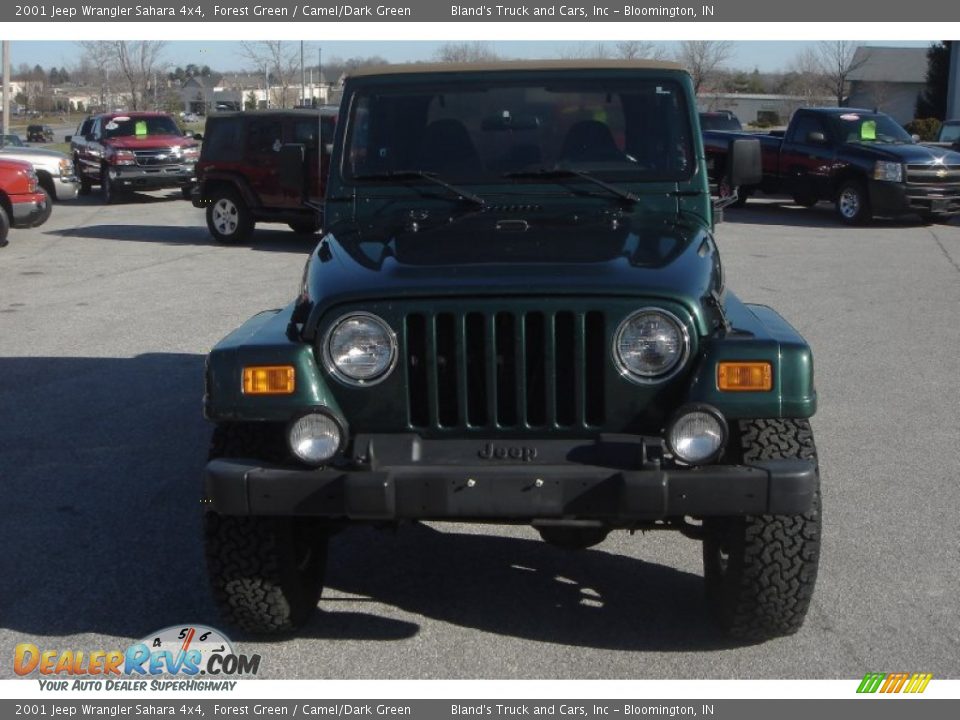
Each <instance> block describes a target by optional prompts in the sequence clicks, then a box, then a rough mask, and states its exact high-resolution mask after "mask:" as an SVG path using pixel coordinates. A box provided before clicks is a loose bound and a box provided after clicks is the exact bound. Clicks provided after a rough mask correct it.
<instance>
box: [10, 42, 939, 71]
mask: <svg viewBox="0 0 960 720" xmlns="http://www.w3.org/2000/svg"><path fill="white" fill-rule="evenodd" d="M613 42H615V41H613V40H611V41H609V43H613ZM931 42H932V41H930V42H927V41H878V40H875V41H865V42H864V43H863V44H865V45H883V46H888V47H890V46H895V47H926V46H928V45H930V44H931ZM442 44H443V43H442V42H432V41H394V42H390V41H384V40H377V41H344V42H324V43H322V44H321V43H315V42H308V43H305V49H304V55H305V56H306V62H307V63H308V64H316V58H317V54H318V49H322V52H323V57H326V58H332V57H340V58H350V57H358V56H360V57H367V56H370V55H379V56H381V57H384V58H386V59H387V60H388V61H389V62H412V61H417V60H430V59H431V58H432V57H433V55H434V53H435V52H436V50H437V49H438V48H439V47H440V46H441V45H442ZM485 44H486V45H488V46H489V47H491V48H492V49H493V50H495V51H496V52H497V53H498V54H500V55H502V56H504V57H509V58H544V57H562V56H563V55H564V54H567V55H569V54H570V51H571V49H576V48H577V47H579V46H581V45H583V46H586V45H593V44H594V43H582V44H578V43H576V42H567V41H557V40H548V41H542V42H520V41H509V42H488V43H485ZM815 44H816V43H814V42H799V41H796V42H790V41H777V42H765V41H752V40H751V41H747V40H744V41H735V42H734V54H733V57H732V58H731V59H730V60H729V61H728V62H727V63H726V66H727V67H728V68H730V69H733V70H744V71H747V72H751V71H753V69H754V68H757V69H759V70H760V72H778V71H782V70H786V69H787V68H788V66H789V65H790V62H791V61H792V60H793V58H795V57H796V56H797V55H798V54H799V53H800V52H801V51H802V50H803V49H804V48H805V47H807V46H810V45H815ZM661 45H662V46H663V47H664V48H665V49H666V50H667V52H668V53H670V54H672V53H673V52H674V51H675V50H676V48H677V47H678V45H679V43H677V42H664V43H661ZM81 53H82V50H81V48H80V46H79V44H78V43H76V42H70V41H60V40H54V41H19V42H18V41H13V42H11V43H10V62H11V65H12V66H13V68H16V67H17V66H18V65H20V64H21V63H26V64H27V65H29V66H31V67H33V66H34V65H40V66H42V67H43V68H45V69H49V68H51V67H63V66H67V67H68V68H69V67H70V66H71V65H73V64H74V63H75V62H76V61H77V60H78V59H79V57H80V54H81ZM164 57H165V59H166V61H167V62H168V63H170V64H171V66H174V67H175V66H177V65H180V66H184V65H187V64H190V63H193V64H194V65H201V66H202V65H209V66H210V67H211V68H213V69H214V70H218V71H230V70H244V69H248V68H249V67H250V64H251V63H250V62H249V61H248V60H246V59H245V58H244V55H243V53H242V50H241V47H240V43H238V42H206V41H175V42H168V43H167V47H166V48H165V49H164Z"/></svg>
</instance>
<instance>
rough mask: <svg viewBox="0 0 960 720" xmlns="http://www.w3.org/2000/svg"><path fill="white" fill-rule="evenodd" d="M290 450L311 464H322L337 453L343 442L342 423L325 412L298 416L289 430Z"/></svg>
mask: <svg viewBox="0 0 960 720" xmlns="http://www.w3.org/2000/svg"><path fill="white" fill-rule="evenodd" d="M287 442H288V443H289V444H290V450H291V452H293V454H294V455H296V456H297V457H298V458H299V459H300V460H302V461H303V462H305V463H307V464H309V465H322V464H323V463H325V462H326V461H327V460H329V459H330V458H332V457H333V456H334V455H336V454H337V450H339V449H340V444H341V443H342V442H343V433H342V432H341V430H340V425H339V424H338V423H337V421H336V420H334V419H333V418H332V417H330V416H329V415H326V414H325V413H319V412H314V413H310V414H309V415H304V416H302V417H300V418H297V419H296V420H295V421H294V422H292V423H291V424H290V429H289V430H288V432H287Z"/></svg>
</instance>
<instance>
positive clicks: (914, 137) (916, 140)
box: [910, 133, 920, 142]
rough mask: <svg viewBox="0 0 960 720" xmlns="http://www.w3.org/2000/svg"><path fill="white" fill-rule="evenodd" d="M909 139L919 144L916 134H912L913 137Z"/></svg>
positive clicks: (918, 137)
mask: <svg viewBox="0 0 960 720" xmlns="http://www.w3.org/2000/svg"><path fill="white" fill-rule="evenodd" d="M910 139H911V140H913V141H914V142H920V136H919V135H917V134H916V133H914V134H913V135H911V136H910Z"/></svg>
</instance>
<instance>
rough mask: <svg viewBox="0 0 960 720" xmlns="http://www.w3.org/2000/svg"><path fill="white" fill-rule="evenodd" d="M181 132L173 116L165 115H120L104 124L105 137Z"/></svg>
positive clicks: (144, 135)
mask: <svg viewBox="0 0 960 720" xmlns="http://www.w3.org/2000/svg"><path fill="white" fill-rule="evenodd" d="M180 134H181V132H180V128H178V127H177V124H176V123H175V122H174V121H173V118H169V117H166V116H163V115H158V116H154V117H135V118H131V117H123V116H118V117H115V118H111V119H110V120H107V121H106V123H104V126H103V136H104V137H105V138H114V137H147V136H149V135H180Z"/></svg>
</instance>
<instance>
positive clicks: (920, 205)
mask: <svg viewBox="0 0 960 720" xmlns="http://www.w3.org/2000/svg"><path fill="white" fill-rule="evenodd" d="M870 204H871V206H872V209H873V212H874V214H876V215H899V214H903V213H919V214H921V215H957V214H960V187H958V186H956V185H947V186H937V185H921V184H914V183H892V182H882V181H879V180H871V181H870Z"/></svg>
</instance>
